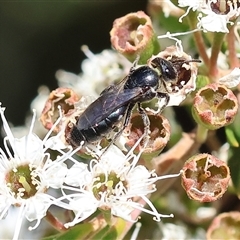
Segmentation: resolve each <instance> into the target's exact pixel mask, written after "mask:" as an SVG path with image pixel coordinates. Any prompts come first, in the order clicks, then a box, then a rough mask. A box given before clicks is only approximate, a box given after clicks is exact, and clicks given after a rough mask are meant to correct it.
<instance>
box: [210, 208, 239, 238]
mask: <svg viewBox="0 0 240 240" xmlns="http://www.w3.org/2000/svg"><path fill="white" fill-rule="evenodd" d="M239 226H240V213H239V212H227V213H222V214H219V215H218V216H216V217H215V218H214V219H213V221H212V223H211V225H210V226H209V227H208V230H207V234H206V237H207V239H208V240H210V239H240V228H239Z"/></svg>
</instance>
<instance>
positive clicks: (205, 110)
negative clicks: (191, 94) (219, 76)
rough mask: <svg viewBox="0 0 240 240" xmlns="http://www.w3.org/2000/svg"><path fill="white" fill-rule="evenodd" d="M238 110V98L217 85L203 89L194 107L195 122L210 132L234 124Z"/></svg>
mask: <svg viewBox="0 0 240 240" xmlns="http://www.w3.org/2000/svg"><path fill="white" fill-rule="evenodd" d="M237 110H238V103H237V98H236V96H235V95H234V94H233V92H232V91H231V90H230V89H228V88H227V87H225V86H224V85H220V84H217V83H213V84H209V85H207V86H205V87H203V88H201V89H200V90H199V91H198V92H197V94H196V96H195V98H194V102H193V107H192V113H193V117H194V119H195V121H196V122H197V123H198V124H201V125H203V126H204V127H206V128H207V129H210V130H215V129H218V128H221V127H224V126H227V125H229V124H230V123H232V122H233V120H234V117H235V115H236V114H237Z"/></svg>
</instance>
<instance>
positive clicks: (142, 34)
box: [110, 11, 159, 63]
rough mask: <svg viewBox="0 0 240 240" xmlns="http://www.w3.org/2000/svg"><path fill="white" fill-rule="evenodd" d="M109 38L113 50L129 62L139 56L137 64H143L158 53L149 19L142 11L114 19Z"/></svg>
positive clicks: (156, 42) (155, 38)
mask: <svg viewBox="0 0 240 240" xmlns="http://www.w3.org/2000/svg"><path fill="white" fill-rule="evenodd" d="M110 36H111V43H112V46H113V48H115V49H116V50H117V51H118V52H120V53H121V54H123V55H124V56H125V57H126V58H127V59H129V60H130V61H131V62H133V61H134V60H135V59H136V58H137V57H138V56H140V59H139V62H140V63H145V62H146V61H147V59H149V57H151V56H152V54H155V53H157V52H158V51H159V45H158V41H157V37H156V35H155V33H154V30H153V26H152V22H151V19H150V17H149V16H147V15H146V14H145V13H144V12H142V11H139V12H135V13H129V14H127V15H125V16H123V17H121V18H118V19H116V20H115V21H114V23H113V28H112V30H111V32H110Z"/></svg>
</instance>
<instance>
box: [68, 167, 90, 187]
mask: <svg viewBox="0 0 240 240" xmlns="http://www.w3.org/2000/svg"><path fill="white" fill-rule="evenodd" d="M91 176H92V175H91V173H90V172H89V171H88V168H87V164H84V163H76V164H74V165H73V166H72V167H71V168H70V169H69V170H68V172H67V175H66V178H65V180H64V181H65V183H66V184H68V185H71V186H74V187H76V186H82V185H87V184H89V182H91Z"/></svg>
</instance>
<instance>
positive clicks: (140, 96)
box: [66, 57, 198, 147]
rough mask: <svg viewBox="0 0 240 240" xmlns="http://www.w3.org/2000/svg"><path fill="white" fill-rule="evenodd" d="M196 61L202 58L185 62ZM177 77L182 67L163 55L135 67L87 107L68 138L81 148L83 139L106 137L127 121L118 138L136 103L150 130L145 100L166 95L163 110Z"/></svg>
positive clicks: (145, 124)
mask: <svg viewBox="0 0 240 240" xmlns="http://www.w3.org/2000/svg"><path fill="white" fill-rule="evenodd" d="M192 61H193V62H197V61H198V60H189V61H185V62H186V63H189V62H192ZM182 63H183V62H182ZM175 65H176V64H175ZM176 66H177V65H176ZM177 80H178V69H177V68H176V67H175V66H174V64H173V62H170V61H167V60H165V59H163V58H160V57H156V58H154V59H153V60H152V61H151V62H150V66H148V65H144V66H140V67H138V68H136V67H135V66H133V67H132V69H131V70H130V73H129V74H128V75H127V76H126V77H125V78H124V79H123V80H122V81H120V82H119V83H117V84H115V85H110V86H109V87H107V88H106V89H104V90H103V91H102V93H101V94H100V96H99V98H97V99H96V100H95V101H94V102H93V103H92V104H90V105H89V106H88V107H87V108H86V110H85V111H84V112H83V113H82V114H81V115H80V116H79V118H78V119H77V122H76V124H75V125H74V126H73V127H72V128H71V129H70V132H68V133H67V134H66V135H67V137H66V139H67V141H68V142H69V143H70V144H71V145H72V146H74V147H78V146H79V145H80V144H81V142H82V141H84V143H89V142H90V143H92V142H95V141H97V140H99V139H101V138H102V137H106V135H107V134H108V133H109V132H111V131H112V130H113V129H115V128H116V126H117V125H118V123H119V122H120V121H123V124H122V128H121V129H120V130H119V131H118V132H117V134H116V136H115V137H114V140H115V139H116V138H117V136H119V135H120V133H121V132H122V131H123V130H124V129H125V127H126V126H127V125H128V123H129V120H130V117H131V113H132V110H133V108H134V107H135V106H137V109H138V111H139V113H140V114H141V116H142V119H143V122H144V126H145V130H146V129H149V119H148V116H147V114H146V113H145V111H144V109H143V108H142V107H141V103H142V102H146V101H150V100H152V99H153V98H162V99H165V103H164V105H163V107H162V109H163V108H164V107H166V106H167V104H168V102H169V99H170V97H169V93H168V90H167V87H166V84H167V83H168V82H171V83H175V82H176V81H177Z"/></svg>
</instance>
